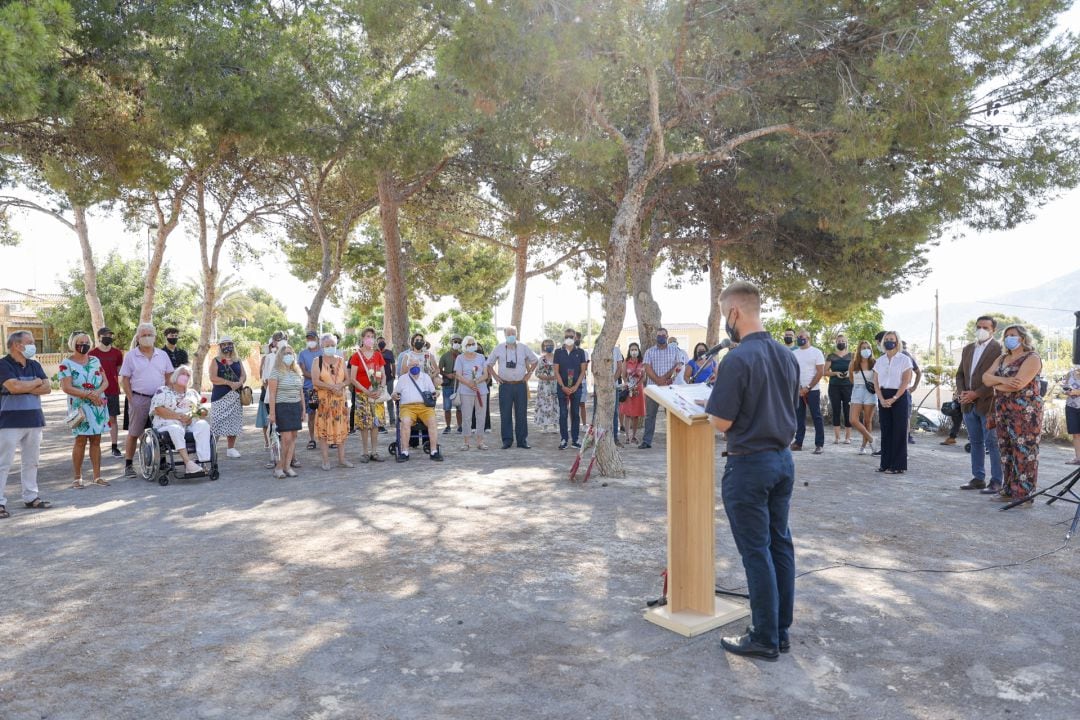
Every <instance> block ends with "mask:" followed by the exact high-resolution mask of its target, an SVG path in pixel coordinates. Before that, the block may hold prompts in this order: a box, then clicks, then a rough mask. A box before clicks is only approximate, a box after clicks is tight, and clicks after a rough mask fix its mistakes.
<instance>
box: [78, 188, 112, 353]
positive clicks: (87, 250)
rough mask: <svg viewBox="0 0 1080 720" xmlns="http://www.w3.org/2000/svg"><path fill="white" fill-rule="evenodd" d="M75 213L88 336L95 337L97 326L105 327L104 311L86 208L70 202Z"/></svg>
mask: <svg viewBox="0 0 1080 720" xmlns="http://www.w3.org/2000/svg"><path fill="white" fill-rule="evenodd" d="M71 209H72V210H73V211H74V215H75V234H76V235H78V236H79V247H80V248H81V249H82V262H83V287H84V289H83V294H84V296H85V297H86V306H87V307H88V308H89V309H90V324H91V325H93V328H91V330H90V333H91V334H90V337H91V338H96V337H97V331H98V329H99V328H102V327H105V312H104V311H103V310H102V309H101V298H100V297H98V283H97V267H96V266H95V265H94V252H93V249H92V248H91V247H90V229H89V228H88V227H87V225H86V208H85V207H83V206H82V205H76V204H75V203H72V204H71Z"/></svg>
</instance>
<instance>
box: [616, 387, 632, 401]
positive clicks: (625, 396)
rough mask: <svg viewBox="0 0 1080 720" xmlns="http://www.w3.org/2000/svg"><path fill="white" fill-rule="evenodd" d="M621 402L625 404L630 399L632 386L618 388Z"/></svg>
mask: <svg viewBox="0 0 1080 720" xmlns="http://www.w3.org/2000/svg"><path fill="white" fill-rule="evenodd" d="M618 393H619V402H621V403H624V402H626V401H627V400H629V399H630V386H629V385H622V384H620V385H619V386H618Z"/></svg>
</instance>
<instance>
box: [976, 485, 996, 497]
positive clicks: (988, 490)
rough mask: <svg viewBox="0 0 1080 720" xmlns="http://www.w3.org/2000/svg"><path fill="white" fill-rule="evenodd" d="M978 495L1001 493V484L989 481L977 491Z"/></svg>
mask: <svg viewBox="0 0 1080 720" xmlns="http://www.w3.org/2000/svg"><path fill="white" fill-rule="evenodd" d="M979 494H980V495H999V494H1001V486H1000V485H994V484H993V483H990V484H989V485H987V486H986V487H985V488H983V489H982V490H980V491H979Z"/></svg>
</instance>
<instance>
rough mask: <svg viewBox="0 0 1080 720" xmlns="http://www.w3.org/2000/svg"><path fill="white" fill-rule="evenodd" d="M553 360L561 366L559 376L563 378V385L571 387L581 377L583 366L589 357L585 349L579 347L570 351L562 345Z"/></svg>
mask: <svg viewBox="0 0 1080 720" xmlns="http://www.w3.org/2000/svg"><path fill="white" fill-rule="evenodd" d="M552 362H554V363H555V364H556V365H558V366H559V376H560V377H561V378H562V381H563V385H565V386H566V387H571V386H572V385H573V384H574V383H576V382H577V381H578V380H579V379H581V366H582V365H587V364H588V362H589V359H588V358H587V357H586V356H585V351H584V350H582V349H581V348H579V347H576V348H574V349H573V350H570V351H567V349H566V348H565V347H561V348H559V349H558V350H556V351H555V357H554V358H553V360H552Z"/></svg>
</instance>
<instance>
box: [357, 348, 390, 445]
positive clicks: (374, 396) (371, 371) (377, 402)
mask: <svg viewBox="0 0 1080 720" xmlns="http://www.w3.org/2000/svg"><path fill="white" fill-rule="evenodd" d="M360 337H361V340H360V349H359V350H357V351H356V352H355V353H353V356H352V357H351V358H350V359H349V382H350V383H351V385H352V387H353V388H355V390H356V395H355V397H354V398H353V418H352V419H353V426H354V427H355V428H356V429H357V430H358V431H359V433H360V440H361V441H362V445H363V448H364V454H363V455H361V456H360V462H362V463H366V462H382V458H381V457H380V456H379V428H381V427H384V426H385V425H386V416H385V412H386V403H385V402H383V400H382V393H383V392H384V391H385V390H386V374H385V368H384V365H385V362H386V361H385V360H384V359H383V355H382V352H381V351H380V350H379V349H378V348H377V347H375V328H370V327H369V328H364V332H362V333H361V334H360Z"/></svg>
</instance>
